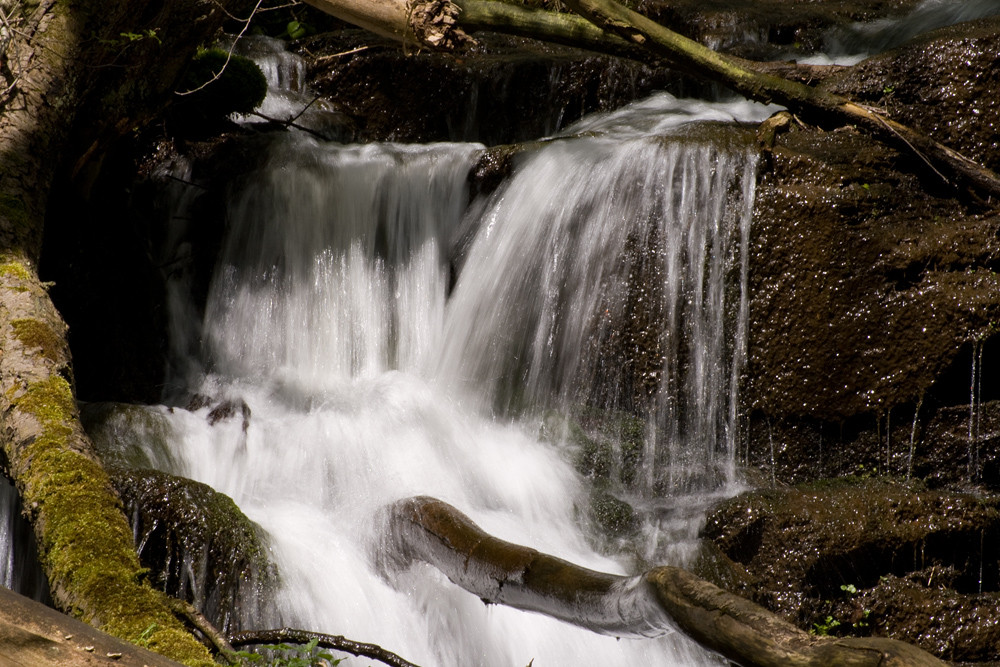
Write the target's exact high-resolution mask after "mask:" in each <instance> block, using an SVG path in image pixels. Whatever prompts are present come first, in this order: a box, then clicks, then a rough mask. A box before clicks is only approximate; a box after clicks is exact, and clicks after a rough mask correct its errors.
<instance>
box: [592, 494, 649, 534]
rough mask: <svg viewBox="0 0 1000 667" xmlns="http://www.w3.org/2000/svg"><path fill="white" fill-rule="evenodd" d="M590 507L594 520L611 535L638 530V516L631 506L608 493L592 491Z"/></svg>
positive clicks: (634, 532)
mask: <svg viewBox="0 0 1000 667" xmlns="http://www.w3.org/2000/svg"><path fill="white" fill-rule="evenodd" d="M590 509H591V513H592V515H593V517H594V520H595V521H596V522H597V523H598V524H599V525H600V526H601V528H603V529H604V532H605V533H607V534H608V535H609V536H611V537H627V536H632V535H635V534H636V533H637V532H638V531H639V518H638V517H637V516H636V513H635V510H634V509H632V506H631V505H629V504H628V503H627V502H625V501H624V500H619V499H618V498H615V497H614V496H613V495H611V494H610V493H607V492H605V491H596V492H594V494H593V495H592V496H591V497H590Z"/></svg>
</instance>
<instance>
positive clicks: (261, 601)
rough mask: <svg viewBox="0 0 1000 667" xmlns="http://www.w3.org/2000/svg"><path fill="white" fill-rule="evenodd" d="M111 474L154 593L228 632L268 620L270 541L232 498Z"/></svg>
mask: <svg viewBox="0 0 1000 667" xmlns="http://www.w3.org/2000/svg"><path fill="white" fill-rule="evenodd" d="M109 473H110V474H111V480H112V483H113V484H114V486H115V489H116V490H117V491H118V494H119V495H120V496H121V498H122V502H123V503H124V505H125V512H126V516H128V517H129V518H130V521H131V524H132V530H133V532H134V534H135V540H136V549H137V550H138V552H139V558H140V560H141V562H142V564H143V566H144V567H147V568H149V569H150V577H151V579H152V582H153V584H154V585H155V586H156V587H158V588H160V589H162V590H164V591H165V592H167V593H168V594H170V595H172V596H174V597H177V598H180V599H182V600H187V601H188V602H191V603H192V604H193V605H194V606H195V608H196V609H198V610H199V611H201V612H202V613H203V614H204V615H205V617H206V618H208V619H209V621H211V622H212V623H213V624H214V625H215V626H216V627H217V628H219V629H220V630H222V631H223V632H224V633H232V632H236V631H239V630H241V629H245V625H244V623H245V622H248V621H250V620H254V621H256V622H260V620H261V619H270V616H269V612H270V610H269V608H268V605H269V602H270V597H271V592H272V589H273V586H274V584H275V583H276V581H277V571H276V570H275V568H274V566H273V565H272V564H271V563H270V560H269V558H268V553H267V549H268V547H267V541H266V538H265V536H264V534H263V531H262V530H261V529H260V527H259V526H257V525H256V524H254V523H253V522H251V521H250V520H249V519H247V518H246V516H245V515H244V514H243V513H242V512H241V511H240V510H239V508H238V507H237V506H236V504H235V503H233V501H232V500H231V499H230V498H229V497H228V496H225V495H223V494H221V493H218V492H216V491H214V490H213V489H212V488H211V487H209V486H207V485H205V484H201V483H198V482H194V481H192V480H189V479H185V478H182V477H176V476H173V475H168V474H166V473H162V472H158V471H154V470H135V469H125V468H118V467H111V468H110V469H109ZM271 620H275V619H271Z"/></svg>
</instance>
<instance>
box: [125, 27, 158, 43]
mask: <svg viewBox="0 0 1000 667" xmlns="http://www.w3.org/2000/svg"><path fill="white" fill-rule="evenodd" d="M158 31H159V28H149V29H148V30H143V31H142V32H122V33H119V34H118V36H119V37H121V38H122V40H124V41H126V42H138V41H141V40H143V39H151V40H153V41H155V42H156V43H157V44H162V43H163V40H162V39H160V36H159V35H158V34H157V32H158Z"/></svg>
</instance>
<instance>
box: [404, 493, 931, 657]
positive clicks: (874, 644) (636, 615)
mask: <svg viewBox="0 0 1000 667" xmlns="http://www.w3.org/2000/svg"><path fill="white" fill-rule="evenodd" d="M387 512H388V518H389V526H388V530H389V534H390V544H391V545H392V546H393V547H394V548H395V551H396V556H397V557H398V558H399V559H400V561H401V562H403V563H404V564H405V563H410V562H414V561H421V562H426V563H429V564H430V565H433V566H434V567H436V568H438V569H439V570H441V572H443V573H444V574H445V575H446V576H447V577H448V578H449V579H450V580H451V581H453V582H454V583H456V584H458V585H459V586H461V587H462V588H465V589H466V590H468V591H469V592H470V593H473V594H475V595H477V596H479V597H480V598H482V599H483V601H484V602H487V603H495V604H505V605H509V606H512V607H516V608H518V609H525V610H530V611H537V612H542V613H545V614H548V615H550V616H554V617H556V618H559V619H562V620H564V621H567V622H570V623H574V624H576V625H581V626H583V627H586V628H590V629H592V630H595V631H598V632H603V633H606V634H613V635H618V636H625V635H633V636H635V635H655V634H662V633H664V632H669V631H670V630H672V629H678V630H680V631H681V632H683V633H684V634H685V635H687V636H688V637H691V638H692V639H694V640H695V641H697V642H698V643H699V644H701V645H702V646H704V647H705V648H707V649H709V650H711V651H714V652H716V653H719V654H721V655H723V656H725V657H727V658H729V659H730V660H732V661H734V662H736V663H738V664H740V665H744V666H745V667H779V666H780V667H788V666H793V667H821V666H824V667H825V666H828V665H842V666H848V667H851V666H857V667H876V666H880V667H903V666H910V667H943V666H944V665H945V664H946V663H944V662H942V661H940V660H938V659H937V658H935V657H934V656H932V655H930V654H929V653H927V652H925V651H923V650H921V649H919V648H917V647H915V646H912V645H910V644H906V643H904V642H900V641H896V640H893V639H884V638H880V637H866V638H834V637H814V636H812V635H809V634H807V633H806V632H804V631H802V630H799V629H798V628H796V627H795V626H793V625H791V624H790V623H788V622H787V621H785V620H784V619H782V618H780V617H778V616H777V615H775V614H772V613H771V612H769V611H767V610H766V609H764V608H763V607H760V606H758V605H756V604H754V603H752V602H750V601H748V600H745V599H743V598H741V597H739V596H736V595H733V594H732V593H729V592H727V591H724V590H722V589H721V588H718V587H717V586H715V585H713V584H711V583H709V582H707V581H704V580H702V579H700V578H698V577H696V576H695V575H693V574H691V573H690V572H687V571H686V570H683V569H680V568H677V567H658V568H655V569H652V570H650V571H648V572H646V573H644V574H642V575H639V576H636V577H626V576H618V575H612V574H605V573H602V572H595V571H593V570H588V569H586V568H583V567H579V566H577V565H574V564H572V563H569V562H567V561H564V560H562V559H559V558H556V557H554V556H550V555H548V554H544V553H541V552H539V551H536V550H534V549H531V548H528V547H524V546H521V545H517V544H512V543H510V542H505V541H503V540H501V539H498V538H496V537H493V536H492V535H490V534H488V533H486V532H485V531H483V530H482V529H481V528H480V527H479V526H477V525H476V524H475V523H473V522H472V520H471V519H469V517H467V516H465V515H464V514H462V513H461V512H459V511H458V510H457V509H455V508H454V507H452V506H451V505H449V504H447V503H445V502H442V501H440V500H437V499H435V498H428V497H417V498H409V499H406V500H401V501H399V502H398V503H395V504H394V505H392V506H390V507H389V508H388V509H387Z"/></svg>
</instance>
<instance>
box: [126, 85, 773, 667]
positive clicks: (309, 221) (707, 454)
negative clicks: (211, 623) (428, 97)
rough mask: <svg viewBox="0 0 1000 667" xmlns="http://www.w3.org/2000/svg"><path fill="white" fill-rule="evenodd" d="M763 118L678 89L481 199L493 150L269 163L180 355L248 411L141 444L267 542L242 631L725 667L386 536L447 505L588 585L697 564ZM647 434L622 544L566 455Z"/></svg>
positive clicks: (720, 474) (199, 417)
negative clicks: (258, 608) (509, 599)
mask: <svg viewBox="0 0 1000 667" xmlns="http://www.w3.org/2000/svg"><path fill="white" fill-rule="evenodd" d="M767 113H768V110H766V109H765V108H763V107H760V106H758V105H752V104H747V103H732V104H707V103H701V102H692V101H679V100H676V99H674V98H672V97H670V96H668V95H660V96H656V97H654V98H651V99H649V100H646V101H644V102H642V103H639V104H636V105H633V106H631V107H629V108H626V109H624V110H622V111H619V112H617V113H614V114H606V115H600V116H596V117H591V118H588V119H585V120H584V121H583V122H581V123H580V124H578V125H577V126H574V127H572V128H569V129H567V130H566V132H565V133H564V134H563V135H562V136H561V137H559V138H554V139H553V140H551V141H549V142H548V143H547V144H546V145H544V146H543V147H542V148H540V149H539V150H536V151H533V152H532V153H530V154H526V155H525V156H523V157H522V158H521V159H520V161H519V164H518V166H517V167H516V169H515V171H514V173H513V174H512V175H511V176H510V177H509V179H508V180H507V181H506V182H505V183H503V184H502V185H501V187H500V188H499V189H498V190H497V191H496V192H495V193H493V194H492V195H490V196H489V197H481V198H478V199H476V200H475V201H473V202H472V203H471V204H470V203H469V199H470V194H469V185H468V173H469V170H470V168H471V167H472V166H473V164H474V162H475V161H476V160H477V159H478V157H479V155H480V154H481V152H482V150H483V147H482V146H481V145H478V144H432V145H392V144H369V145H360V146H359V145H354V146H352V145H346V146H345V145H341V144H338V143H328V142H323V141H318V140H316V139H314V138H311V137H309V136H307V135H304V134H300V133H291V134H285V135H282V136H280V137H276V138H275V139H273V140H272V141H271V142H270V143H268V144H267V145H266V148H264V149H263V151H264V154H263V155H262V156H261V159H260V166H259V168H257V169H255V170H254V171H253V172H252V173H251V174H250V175H249V176H248V177H246V178H244V179H241V180H240V182H238V183H233V184H232V185H231V192H230V195H229V200H228V202H229V203H228V207H227V214H226V215H227V218H228V225H229V231H228V237H227V239H226V241H225V247H224V249H223V251H222V255H221V257H220V260H219V264H218V267H217V269H216V274H215V277H214V279H213V282H212V287H211V290H210V294H209V298H208V303H207V307H206V314H205V317H204V321H203V322H191V321H185V317H188V316H187V315H185V313H189V312H190V309H188V308H186V307H185V306H184V304H183V302H182V301H183V300H181V302H178V303H175V306H174V313H175V318H177V319H178V320H179V321H178V326H176V327H175V332H176V335H175V337H176V338H178V339H179V340H177V341H175V349H177V350H190V349H193V348H194V347H195V346H194V345H192V342H191V340H190V339H192V338H199V339H201V340H202V341H203V346H202V348H201V351H200V353H199V354H198V355H196V356H195V357H194V358H189V359H188V361H187V363H186V364H179V365H178V368H185V369H186V370H185V371H184V375H183V377H181V378H177V379H176V381H177V382H178V383H179V384H180V385H186V386H185V389H186V390H187V391H189V392H193V393H197V394H200V395H205V396H209V397H212V400H213V401H222V400H230V401H237V402H238V401H242V402H243V403H245V405H246V406H247V408H248V410H249V415H250V416H249V418H248V419H247V420H246V421H245V422H244V421H243V420H240V419H231V420H222V421H218V422H217V423H215V424H210V423H209V421H210V420H208V419H207V418H206V416H207V412H208V410H209V408H208V407H204V408H201V409H199V410H183V409H170V408H167V407H162V408H151V411H152V412H154V413H155V414H156V415H157V416H158V418H159V419H160V420H162V422H163V423H165V424H167V431H168V433H169V436H168V441H169V451H168V452H163V451H156V450H155V449H154V448H152V447H151V446H150V445H148V444H141V445H140V446H146V447H150V449H149V450H148V451H147V452H146V453H147V456H148V458H149V459H150V460H151V461H153V462H154V464H156V465H157V466H158V467H160V468H163V469H166V470H167V471H169V472H173V473H175V474H179V475H183V476H186V477H190V478H193V479H196V480H199V481H201V482H205V483H207V484H209V485H211V486H212V487H213V488H215V489H216V490H218V491H221V492H223V493H226V494H228V495H230V496H231V497H232V498H233V499H234V500H235V501H236V502H237V504H238V505H239V506H240V508H241V509H242V510H243V511H244V512H245V513H246V514H247V515H248V516H249V517H250V518H251V519H253V520H254V521H256V522H257V523H259V524H260V525H261V526H262V527H263V528H264V529H265V530H266V531H267V533H268V535H269V536H270V540H271V549H272V556H273V558H274V560H275V562H276V564H277V566H278V569H279V571H280V576H281V586H280V590H279V592H278V599H277V600H276V601H275V603H274V605H273V606H272V607H271V611H270V617H269V618H263V619H261V618H257V619H245V620H246V622H251V623H253V624H254V625H257V626H260V625H262V624H263V625H277V624H281V625H292V626H301V627H308V628H316V629H320V630H324V631H329V632H335V633H338V634H345V635H347V636H350V637H354V638H357V639H360V640H363V641H372V642H376V643H378V644H380V645H382V646H385V647H387V648H390V649H391V650H393V651H396V652H398V653H400V654H402V655H404V656H406V657H407V658H408V659H410V660H413V661H415V662H417V663H418V664H427V665H468V664H477V665H498V666H499V665H508V666H509V665H517V664H522V665H524V664H528V663H529V661H531V660H532V659H534V660H535V664H539V665H543V664H549V665H558V664H581V663H585V662H588V663H589V662H594V661H597V662H605V663H608V664H648V665H675V664H691V665H696V664H716V659H715V658H714V657H712V656H710V655H708V654H706V653H705V652H704V651H703V650H702V649H700V648H698V647H697V646H695V645H694V644H693V643H692V642H690V641H689V640H687V639H685V638H683V637H680V636H679V635H676V634H670V633H668V632H666V629H664V631H665V634H664V636H662V637H659V638H642V639H621V640H617V639H616V638H613V637H603V636H599V635H596V634H593V633H591V632H589V631H586V630H583V629H579V628H576V627H573V626H571V625H568V624H566V623H562V622H559V621H555V620H552V619H549V618H546V617H542V616H539V615H536V614H530V613H525V612H520V611H515V610H511V609H507V608H502V607H488V606H486V605H484V604H483V603H482V602H481V601H480V600H478V599H477V598H476V597H475V596H472V595H470V594H468V593H466V592H465V591H463V590H461V589H459V588H458V587H457V586H455V585H453V584H451V583H450V582H448V581H447V579H445V578H444V577H443V576H442V575H441V574H439V573H438V572H437V571H436V570H434V569H433V568H431V567H430V566H422V565H421V566H413V567H411V568H409V569H407V570H405V571H402V572H399V571H396V570H393V569H391V568H387V567H386V566H385V563H386V561H387V559H388V560H391V559H392V554H386V553H384V546H383V543H384V540H385V535H384V534H383V533H382V532H380V531H379V530H378V528H377V527H378V525H379V523H378V521H377V517H378V516H379V513H380V510H381V509H382V508H383V507H385V506H386V505H388V504H390V503H392V502H394V501H396V500H399V499H402V498H406V497H409V496H414V495H430V496H435V497H437V498H440V499H442V500H445V501H447V502H449V503H451V504H452V505H454V506H456V507H457V508H459V509H460V510H461V511H463V512H465V513H467V514H468V515H469V516H470V517H471V518H472V519H473V520H475V521H476V522H477V523H479V524H480V525H481V526H482V527H483V528H484V529H486V530H487V531H489V532H491V533H493V534H494V535H497V536H499V537H501V538H503V539H507V540H509V541H512V542H516V543H521V544H525V545H528V546H531V547H534V548H536V549H539V550H541V551H544V552H547V553H551V554H554V555H557V556H559V557H562V558H565V559H567V560H570V561H573V562H575V563H578V564H581V565H584V566H587V567H590V568H593V569H597V570H603V571H608V572H617V573H627V572H630V571H635V570H636V568H638V567H642V566H644V565H645V564H648V563H666V562H675V563H680V562H683V560H684V559H685V558H686V557H687V556H688V555H689V552H690V551H691V549H693V548H694V537H695V534H696V531H697V529H698V527H699V525H700V523H699V522H700V521H701V513H702V511H701V508H702V507H703V506H704V504H705V503H706V502H707V499H708V498H710V497H713V496H714V495H716V494H720V493H731V492H732V489H733V488H734V485H735V484H736V482H737V480H736V478H735V472H734V463H733V461H734V457H733V452H734V451H735V442H736V437H737V433H736V432H737V420H736V415H737V412H736V404H737V395H736V392H737V387H738V383H737V382H736V378H737V377H738V373H739V369H740V367H741V364H742V358H743V352H744V349H745V335H746V320H747V307H746V302H747V294H746V287H745V283H746V273H747V257H746V245H747V236H748V231H749V223H750V204H751V203H752V201H753V186H754V181H755V178H754V176H755V151H754V150H752V148H751V144H750V141H749V136H748V133H747V132H746V131H745V130H742V129H740V128H738V127H735V126H733V121H734V120H735V119H737V118H739V119H760V118H762V117H764V116H765V115H766V114H767ZM719 121H725V123H728V125H727V124H724V123H721V122H719ZM170 168H171V169H174V170H177V173H176V174H175V175H176V176H178V177H180V178H184V177H185V176H186V174H185V173H184V171H183V170H184V169H185V168H186V166H185V165H183V164H177V165H173V166H172V167H170ZM185 202H186V200H185V199H184V198H183V197H181V198H178V199H177V200H176V202H175V206H177V207H179V209H180V208H182V207H183V206H185V205H186V203H185ZM183 292H184V290H183V289H178V290H176V294H177V295H183ZM637 313H639V314H642V316H641V317H639V316H638V315H637ZM635 359H640V360H641V363H640V361H636V360H635ZM643 364H644V365H643ZM623 366H627V367H629V369H630V370H628V372H626V371H623V370H622V368H623ZM633 367H634V368H633ZM636 396H638V398H636ZM625 414H628V415H629V416H628V419H630V420H632V421H631V422H630V423H635V424H638V433H637V435H636V438H635V443H634V444H637V446H638V448H639V449H640V451H637V452H634V453H633V458H634V459H635V460H634V461H633V463H634V466H635V468H636V471H635V472H634V474H632V476H631V478H630V479H628V480H623V475H621V474H617V475H613V476H612V477H611V478H610V479H608V480H605V482H603V483H604V484H606V485H607V486H606V487H602V489H604V490H603V491H602V492H603V493H604V496H602V497H609V496H610V497H613V498H614V499H615V500H614V501H612V502H622V500H624V501H627V502H628V503H630V504H631V505H632V506H633V507H634V508H635V513H636V516H637V517H638V520H637V522H636V525H635V528H636V530H635V531H634V532H632V533H630V535H629V536H628V539H624V538H613V537H609V536H608V535H607V534H606V531H604V530H602V528H601V526H600V525H599V521H596V520H595V519H594V518H593V517H592V514H593V513H592V511H591V505H592V502H593V497H594V493H595V491H594V487H595V484H596V482H595V481H594V480H593V479H591V478H590V477H588V476H586V475H584V474H582V473H581V471H580V466H579V465H578V464H579V461H580V458H581V448H583V447H585V445H583V444H581V440H580V438H576V439H574V438H573V437H570V435H569V434H570V432H571V431H581V430H586V429H587V428H589V429H590V431H591V434H592V437H593V438H594V439H600V438H602V437H604V439H605V441H606V442H605V443H604V444H607V445H608V446H609V447H610V448H611V450H612V451H614V450H615V448H616V447H617V448H618V450H619V454H620V449H621V444H620V442H618V440H616V439H615V438H612V437H605V435H606V433H605V431H601V430H600V429H601V428H603V427H602V426H600V425H601V424H606V423H608V422H610V423H617V421H621V420H622V419H623V418H624V417H622V415H625ZM636 415H638V416H636ZM616 420H617V421H616ZM578 423H583V424H585V426H584V427H580V426H578V425H577V424H578ZM127 430H128V429H126V428H124V427H123V428H122V429H119V430H118V431H116V433H117V436H116V437H118V438H120V439H122V440H123V441H126V440H127V441H128V442H130V443H150V442H154V441H155V440H156V439H155V438H151V437H142V436H141V434H138V435H137V434H135V433H131V434H129V433H126V432H125V431H127ZM602 433H605V435H602ZM594 439H587V438H585V441H586V442H590V443H593V442H595V440H594ZM120 446H125V445H120ZM575 464H577V465H575ZM658 498H659V500H658ZM664 498H665V499H666V500H664Z"/></svg>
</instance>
